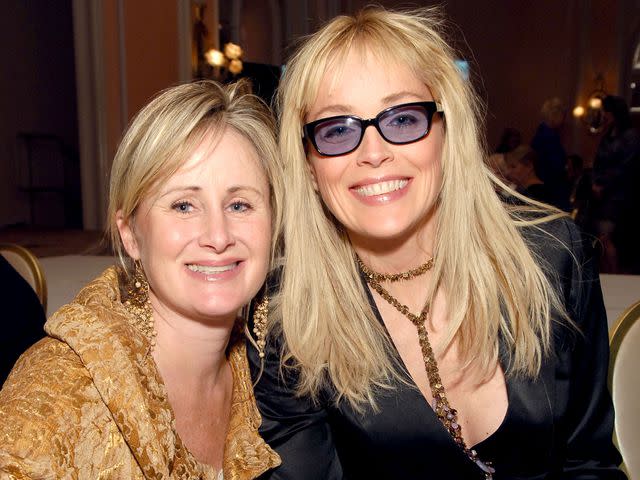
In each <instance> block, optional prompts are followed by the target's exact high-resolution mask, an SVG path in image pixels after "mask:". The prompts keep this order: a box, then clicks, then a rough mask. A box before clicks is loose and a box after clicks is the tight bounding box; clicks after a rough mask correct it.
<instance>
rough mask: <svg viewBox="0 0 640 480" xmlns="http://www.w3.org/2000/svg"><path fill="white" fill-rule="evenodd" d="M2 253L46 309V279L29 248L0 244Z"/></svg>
mask: <svg viewBox="0 0 640 480" xmlns="http://www.w3.org/2000/svg"><path fill="white" fill-rule="evenodd" d="M0 255H2V256H3V257H4V258H5V259H6V260H7V261H8V262H9V263H10V264H11V266H12V267H13V268H14V269H16V271H17V272H18V273H19V274H20V275H21V276H22V277H23V278H24V279H25V280H26V281H27V283H28V284H29V285H31V288H33V290H34V291H35V292H36V295H37V296H38V298H39V299H40V303H41V304H42V308H43V309H44V311H45V312H46V311H47V281H46V279H45V276H44V270H43V269H42V265H41V264H40V262H39V261H38V259H37V258H36V256H35V255H34V254H33V253H31V251H30V250H28V249H27V248H24V247H22V246H20V245H15V244H13V243H2V244H0Z"/></svg>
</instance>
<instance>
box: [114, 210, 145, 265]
mask: <svg viewBox="0 0 640 480" xmlns="http://www.w3.org/2000/svg"><path fill="white" fill-rule="evenodd" d="M132 220H133V217H129V218H128V219H125V218H124V215H123V213H122V210H118V211H117V212H116V226H117V227H118V232H119V233H120V239H121V240H122V244H123V245H124V249H125V250H126V251H127V253H128V254H129V256H130V257H131V258H133V259H134V260H139V259H140V248H139V246H138V241H137V240H136V236H135V234H134V232H133V226H132V225H131V221H132Z"/></svg>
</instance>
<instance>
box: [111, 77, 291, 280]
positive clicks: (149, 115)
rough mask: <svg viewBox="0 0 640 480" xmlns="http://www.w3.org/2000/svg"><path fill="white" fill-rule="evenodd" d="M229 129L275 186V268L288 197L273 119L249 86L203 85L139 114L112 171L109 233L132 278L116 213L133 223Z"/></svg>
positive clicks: (173, 93)
mask: <svg viewBox="0 0 640 480" xmlns="http://www.w3.org/2000/svg"><path fill="white" fill-rule="evenodd" d="M227 127H229V128H232V129H234V130H235V131H236V132H238V133H239V134H240V135H241V136H242V137H244V138H245V139H246V140H248V141H249V143H250V144H251V145H252V146H253V148H255V150H256V152H257V153H258V159H259V161H260V167H261V168H262V169H263V171H264V172H265V174H266V177H267V180H268V182H269V188H270V204H271V215H272V243H271V245H272V249H271V263H272V264H273V260H274V258H275V256H276V255H278V253H279V251H280V245H281V242H280V239H281V231H282V198H283V193H284V187H283V173H282V163H281V162H280V156H279V154H278V147H277V144H276V139H275V122H274V119H273V116H272V115H271V113H270V111H269V109H268V107H267V106H266V105H265V104H264V102H263V101H262V100H260V99H259V98H258V97H257V96H255V95H253V94H251V84H250V83H248V82H247V81H239V82H236V83H233V84H229V85H225V86H223V85H220V84H219V83H216V82H214V81H211V80H202V81H198V82H194V83H186V84H184V85H178V86H175V87H171V88H168V89H166V90H163V91H162V92H160V93H159V94H158V96H156V97H155V98H154V99H153V100H152V101H151V102H149V104H147V105H146V106H145V107H144V108H143V109H142V110H140V112H138V114H137V115H136V117H135V118H134V119H133V121H132V122H131V125H130V126H129V128H128V130H127V132H126V133H125V135H124V138H123V139H122V141H121V142H120V146H119V147H118V151H117V153H116V156H115V158H114V161H113V165H112V167H111V181H110V186H109V209H108V219H109V224H108V226H107V233H108V235H109V237H110V240H111V244H112V245H113V249H114V251H115V253H116V255H117V257H118V258H119V260H120V263H121V264H122V266H123V268H124V269H125V271H126V272H127V273H131V267H132V265H131V262H130V261H129V259H128V257H127V255H126V252H125V249H124V246H123V244H122V240H121V239H120V234H119V233H118V228H117V226H116V212H117V211H118V210H122V213H123V218H124V220H125V221H129V220H130V219H131V218H132V217H134V215H135V212H136V209H137V208H138V206H139V205H140V203H141V202H142V200H143V199H144V198H145V197H147V196H148V195H151V194H152V193H153V192H154V191H155V189H156V188H157V187H158V185H159V184H161V183H162V182H163V181H165V180H167V179H168V178H169V177H171V176H172V175H173V174H174V173H175V172H176V171H177V170H178V169H179V168H180V166H181V165H183V164H184V163H185V162H186V161H187V160H188V158H189V157H190V156H191V154H192V153H193V152H194V150H195V149H196V148H197V147H198V145H200V143H201V142H202V141H203V139H204V138H205V136H207V135H209V134H211V133H214V134H216V135H222V133H223V132H224V130H225V128H227ZM229 168H232V167H229Z"/></svg>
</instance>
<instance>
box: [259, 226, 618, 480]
mask: <svg viewBox="0 0 640 480" xmlns="http://www.w3.org/2000/svg"><path fill="white" fill-rule="evenodd" d="M544 229H545V230H546V231H547V232H548V233H550V234H551V236H550V235H547V234H546V233H543V232H540V231H538V230H536V229H534V228H527V229H526V230H525V231H524V232H523V235H524V237H525V240H526V241H527V243H528V244H529V245H530V246H531V249H532V250H533V251H534V252H535V253H536V255H537V256H538V258H539V259H540V262H541V264H542V265H544V268H545V270H546V271H547V272H548V274H549V278H551V279H552V281H553V282H554V283H555V284H556V285H557V288H558V290H559V293H560V295H561V298H563V299H564V301H565V304H566V308H567V310H568V312H569V314H570V316H571V318H572V319H573V320H574V321H575V322H576V323H577V325H578V327H579V329H580V332H577V331H576V330H575V329H572V327H568V326H566V322H563V321H562V320H560V319H559V318H555V319H554V322H553V332H554V348H553V353H552V354H551V355H550V356H549V357H548V358H546V360H545V361H544V364H543V366H542V370H541V372H540V374H539V376H538V377H537V378H535V379H533V380H532V379H524V378H514V377H512V376H508V377H507V394H508V400H509V406H508V408H507V413H506V416H505V418H504V420H503V422H502V424H501V425H500V427H499V428H498V430H497V431H496V432H495V433H493V434H492V435H491V436H490V437H488V438H487V439H486V440H484V441H482V442H480V443H479V444H478V445H476V446H475V447H474V448H475V449H476V451H477V452H478V454H479V457H480V458H481V459H483V460H486V461H491V462H493V466H494V467H495V470H496V473H495V474H494V479H496V480H501V479H551V478H554V479H555V478H558V479H560V478H562V479H584V480H586V479H624V478H626V477H625V475H624V474H623V473H622V472H621V471H620V470H618V468H617V465H618V464H619V463H620V456H619V454H618V452H617V451H616V449H615V448H614V446H613V444H612V430H613V407H612V404H611V399H610V396H609V393H608V391H607V385H606V379H607V369H608V358H609V348H608V336H607V321H606V314H605V310H604V305H603V301H602V293H601V290H600V284H599V279H598V275H597V272H596V269H595V267H594V262H593V261H592V259H591V257H590V256H589V255H585V254H584V250H585V249H584V248H583V242H582V240H581V237H580V234H579V232H578V230H577V228H576V227H575V225H574V224H573V223H572V222H571V221H569V220H557V221H553V222H550V223H548V224H545V225H544ZM553 237H555V238H556V239H557V240H554V238H553ZM565 245H566V246H565ZM367 291H368V290H367ZM369 300H370V302H371V306H372V308H373V309H374V312H375V313H376V315H377V316H378V319H379V320H380V321H381V322H382V318H381V317H380V314H379V312H378V311H377V308H376V306H375V303H374V301H373V299H372V297H370V298H369ZM279 348H280V343H279V341H278V339H270V342H269V343H268V344H267V352H266V357H265V363H264V370H263V372H262V375H261V377H260V380H259V381H258V383H257V385H256V387H255V395H256V398H257V401H258V407H259V409H260V411H261V413H262V417H263V423H262V427H261V429H260V433H261V434H262V436H263V437H264V438H265V440H266V441H267V442H268V443H269V445H271V446H272V447H273V448H274V449H275V450H276V451H277V452H278V453H279V454H280V456H281V457H282V465H281V466H280V467H278V468H277V469H275V470H274V471H271V472H270V473H268V474H266V475H265V476H264V477H262V478H269V479H273V480H275V479H296V480H297V479H300V480H313V479H317V480H327V479H403V480H408V479H471V480H472V479H478V480H482V479H483V478H484V475H483V473H482V472H481V471H480V469H479V468H478V467H477V466H476V465H475V464H473V463H472V462H471V461H470V460H469V459H468V458H467V457H466V455H465V454H464V453H463V452H462V451H461V450H460V448H459V447H457V446H456V444H455V443H454V441H453V440H452V438H451V437H450V436H449V434H448V433H447V432H446V430H445V429H444V427H443V426H442V424H441V423H440V422H439V420H438V419H437V417H436V415H435V413H434V411H433V410H432V409H431V407H430V406H429V405H428V404H427V402H426V401H425V399H424V397H423V396H422V394H421V393H420V392H419V391H418V389H417V387H415V384H414V383H413V380H412V379H411V377H410V376H409V375H408V374H406V380H407V382H408V383H409V385H403V384H402V383H401V382H398V384H396V385H394V388H393V389H391V390H386V391H380V392H378V394H377V401H378V404H379V407H380V410H379V411H378V412H377V413H376V412H373V411H372V410H370V409H365V411H364V413H358V412H356V411H354V410H353V409H352V408H350V406H349V405H348V404H347V403H346V402H338V404H337V405H336V403H335V401H334V398H335V397H334V393H333V392H331V391H327V392H325V395H324V397H323V399H322V401H321V402H320V404H313V403H312V402H310V401H309V400H308V399H305V398H299V397H296V396H294V394H293V387H292V385H295V381H296V379H295V374H294V373H291V371H290V370H289V371H288V372H289V373H286V376H285V378H284V379H283V378H282V375H281V374H280V368H279V363H278V362H279ZM249 359H250V364H251V366H252V372H253V375H254V379H255V378H256V375H257V373H258V371H259V370H260V361H259V358H258V356H257V354H256V351H255V349H250V352H249ZM505 359H506V356H503V364H502V367H503V368H505V369H506V368H507V367H508V366H507V365H506V364H505V362H506V360H505ZM396 360H397V361H398V362H400V365H402V363H401V362H402V361H401V360H400V356H399V354H398V356H397V358H396ZM286 371H287V370H285V372H286ZM405 371H406V370H405ZM412 386H413V388H412Z"/></svg>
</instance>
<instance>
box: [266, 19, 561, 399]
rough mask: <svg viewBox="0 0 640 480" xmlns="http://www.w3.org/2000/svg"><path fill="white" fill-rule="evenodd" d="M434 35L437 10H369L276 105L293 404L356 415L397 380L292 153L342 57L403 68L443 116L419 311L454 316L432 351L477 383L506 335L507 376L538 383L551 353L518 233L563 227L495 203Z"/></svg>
mask: <svg viewBox="0 0 640 480" xmlns="http://www.w3.org/2000/svg"><path fill="white" fill-rule="evenodd" d="M443 26H444V20H443V17H442V15H441V13H440V12H439V10H438V9H433V8H429V9H420V10H414V11H409V12H394V11H388V10H384V9H382V8H379V7H376V8H367V9H364V10H362V11H361V12H360V13H358V14H357V15H355V16H353V17H350V16H340V17H337V18H335V19H333V20H332V21H331V22H329V23H328V24H327V25H326V26H324V27H323V28H322V29H320V30H319V31H318V32H317V33H315V34H313V35H311V36H310V37H308V38H307V39H305V40H304V42H303V43H302V44H301V45H300V46H299V48H298V49H297V51H296V52H295V54H294V55H293V56H292V58H291V59H290V61H289V62H288V63H287V68H286V71H285V74H284V76H283V78H282V81H281V84H280V88H279V92H278V97H277V106H278V111H279V120H280V138H279V143H280V152H281V155H282V158H283V161H284V162H285V178H286V184H287V203H286V204H285V227H284V238H285V244H286V263H285V265H284V268H283V276H282V284H281V291H280V294H279V296H278V297H277V299H276V310H275V312H274V320H275V321H274V322H272V327H271V328H272V330H275V333H276V334H282V335H283V338H284V347H283V361H284V362H287V363H288V364H293V366H295V367H296V368H298V369H299V370H300V383H299V392H300V393H301V394H309V395H311V396H312V397H314V398H315V397H317V395H318V394H319V392H320V390H321V389H322V388H323V387H325V386H327V385H332V386H333V387H334V388H335V389H336V391H337V393H338V399H340V398H344V399H346V400H348V401H349V402H350V403H351V404H352V405H353V406H355V407H357V408H359V406H361V405H362V403H363V402H368V403H369V404H372V405H374V406H375V398H374V397H375V396H374V394H373V393H374V390H375V388H376V387H383V388H385V387H388V385H389V384H390V380H391V379H392V378H396V379H397V378H400V376H399V372H398V371H397V366H395V365H394V362H393V360H392V345H391V342H390V340H389V338H388V335H387V334H386V333H385V331H384V328H383V327H382V325H380V323H379V322H378V321H377V319H376V317H375V316H374V313H373V311H372V309H371V306H370V305H369V302H368V300H367V296H366V294H365V291H364V287H363V285H362V281H361V279H360V276H359V273H358V269H357V266H356V263H355V254H354V251H353V249H352V247H351V245H350V243H349V240H348V237H347V235H346V234H345V232H344V230H343V228H342V227H341V225H340V224H338V223H337V222H336V220H335V218H334V217H333V216H331V215H330V214H329V213H328V210H326V209H324V208H323V204H322V201H321V199H320V198H319V196H318V195H317V193H316V191H315V190H314V184H313V180H312V176H311V174H310V169H309V165H308V162H307V158H306V155H305V147H304V145H303V142H302V141H301V138H302V125H303V124H304V123H305V121H306V116H307V113H308V112H309V110H310V108H311V107H312V105H313V102H314V101H315V98H316V96H317V93H318V89H319V84H320V82H321V80H322V78H323V76H324V75H325V74H326V73H327V72H328V71H329V70H330V71H331V72H336V71H338V72H340V71H341V69H340V66H341V64H342V62H343V61H344V59H345V57H346V56H347V54H348V53H349V51H350V50H351V49H359V50H360V51H367V52H370V53H373V54H374V55H378V58H382V59H386V60H388V61H390V62H392V63H391V64H390V65H391V66H392V65H393V64H394V63H393V62H397V63H401V64H403V65H408V66H409V67H410V68H411V69H412V71H413V73H414V74H415V75H416V77H417V78H419V79H421V80H422V81H423V82H424V84H425V85H427V86H428V87H429V88H430V89H431V92H432V93H433V95H434V98H436V99H438V100H439V101H440V102H441V104H442V105H443V109H444V112H445V114H444V119H445V141H444V146H443V152H442V159H441V162H442V175H443V178H442V188H441V191H440V194H439V198H438V208H439V211H438V215H437V228H436V232H437V233H436V239H435V248H434V255H435V258H436V259H437V261H436V265H435V267H434V271H433V279H434V280H435V281H434V282H432V283H431V287H430V291H429V292H428V298H433V295H434V292H435V291H436V290H437V289H438V288H443V289H444V290H445V291H446V292H447V293H448V298H450V299H455V301H452V302H451V303H450V304H449V325H448V334H447V335H446V336H445V339H444V340H443V342H442V344H441V345H439V346H438V347H439V351H442V350H443V349H445V348H447V346H449V345H450V344H451V343H452V342H453V341H457V342H459V351H460V352H462V355H463V359H464V365H465V368H466V367H470V366H471V367H473V369H475V368H477V369H478V371H479V372H480V373H481V374H483V375H486V374H488V373H489V372H491V371H493V368H495V365H496V364H497V361H498V337H499V335H502V337H503V339H504V342H505V343H506V345H507V347H508V350H509V351H510V352H511V359H510V368H509V370H508V373H509V374H524V375H528V376H535V375H536V374H537V373H538V372H539V369H540V365H541V360H542V357H543V355H545V354H546V353H547V352H548V351H549V348H550V318H551V310H552V309H554V308H557V309H558V311H560V312H563V311H564V309H563V307H562V305H561V303H560V301H559V299H558V297H557V295H556V293H555V292H554V290H553V288H552V287H551V285H550V283H549V281H548V279H547V278H546V277H545V274H544V273H543V270H542V268H541V267H540V265H539V263H538V262H537V261H536V259H534V258H533V255H532V253H531V251H530V249H529V248H528V247H527V245H526V244H525V241H524V240H523V237H522V236H521V235H520V233H519V226H522V225H531V224H533V223H540V222H542V221H545V220H548V219H550V218H552V217H557V216H559V215H561V214H560V213H559V212H558V211H552V210H542V209H541V207H542V205H541V204H536V203H535V202H534V204H533V205H532V204H531V203H527V204H525V206H524V207H522V208H516V207H510V211H508V210H507V208H505V205H503V204H502V203H501V201H500V200H499V198H498V197H497V195H496V193H495V186H496V185H499V186H500V187H501V188H503V189H507V188H508V187H507V186H506V185H504V184H503V183H502V182H501V181H500V180H499V179H498V178H496V177H495V175H493V174H492V173H491V171H490V170H489V169H488V168H487V166H486V165H485V162H484V159H485V157H486V152H485V149H484V148H483V143H482V142H481V140H480V138H481V135H480V125H481V123H482V122H481V118H482V115H481V113H482V112H481V109H482V107H481V102H480V101H479V99H478V98H477V97H476V95H475V94H474V92H473V91H472V87H471V86H470V85H469V82H466V81H464V80H463V79H462V76H461V75H460V72H459V71H458V69H457V67H456V65H455V62H454V59H455V58H456V55H455V52H454V51H453V49H452V48H451V47H450V46H449V44H448V43H447V42H446V41H445V39H444V36H443V34H441V32H442V30H443ZM397 63H396V64H397ZM390 68H392V67H390ZM347 74H348V72H347ZM334 81H339V80H337V79H336V77H334ZM512 193H514V194H515V192H512ZM515 195H516V196H518V198H520V199H521V200H522V199H523V197H521V196H519V195H517V194H515ZM532 210H533V211H538V212H541V211H542V218H541V215H540V214H538V216H537V218H538V220H536V221H527V220H525V218H527V217H526V213H527V212H529V211H532ZM272 333H273V332H272Z"/></svg>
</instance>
